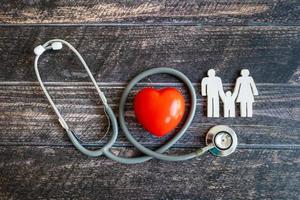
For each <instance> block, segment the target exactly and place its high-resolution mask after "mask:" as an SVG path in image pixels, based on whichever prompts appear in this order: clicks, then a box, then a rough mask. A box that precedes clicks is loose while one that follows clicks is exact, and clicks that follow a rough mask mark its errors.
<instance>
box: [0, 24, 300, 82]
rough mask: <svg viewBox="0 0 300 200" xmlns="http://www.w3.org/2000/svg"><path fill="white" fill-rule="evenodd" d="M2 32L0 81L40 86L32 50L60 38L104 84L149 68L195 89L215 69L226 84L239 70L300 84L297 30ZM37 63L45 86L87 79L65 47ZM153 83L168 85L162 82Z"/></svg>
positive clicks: (52, 29)
mask: <svg viewBox="0 0 300 200" xmlns="http://www.w3.org/2000/svg"><path fill="white" fill-rule="evenodd" d="M0 33H1V34H0V60H2V61H3V62H2V63H1V73H0V81H36V77H35V74H34V69H33V60H34V54H33V49H34V47H35V46H37V45H39V44H42V43H44V42H46V41H47V40H49V39H53V38H61V39H66V40H67V41H69V42H70V43H71V44H73V45H74V46H75V47H76V48H77V49H78V50H79V52H80V53H82V55H83V57H84V58H85V59H86V62H87V63H88V65H89V66H90V69H91V71H92V72H93V74H94V75H95V77H96V79H97V81H99V82H127V81H129V80H130V79H131V78H132V77H133V75H136V74H138V73H140V72H142V71H144V70H145V69H149V68H153V67H171V68H175V69H178V70H180V71H182V72H183V73H185V74H186V75H187V76H188V77H189V78H190V79H191V81H192V82H195V83H197V82H200V80H201V78H203V77H204V76H205V74H206V73H207V70H208V69H210V68H214V69H215V70H216V71H217V73H218V75H219V76H222V80H223V81H224V82H225V83H232V82H233V81H234V80H235V79H236V78H237V76H238V75H239V72H240V70H241V69H242V68H247V69H249V70H250V72H251V73H252V74H254V75H255V81H256V82H258V83H297V84H298V83H300V67H299V66H300V60H299V55H300V27H299V26H289V27H287V26H284V27H283V26H281V27H206V28H204V27H201V26H199V27H198V26H154V27H144V26H138V27H135V26H126V27H116V26H105V27H103V26H100V27H98V26H78V27H60V26H54V27H43V26H38V27H35V26H22V27H19V26H9V27H0ZM16 58H18V59H16ZM39 64H40V66H41V73H42V75H43V77H44V80H45V81H88V77H87V74H86V72H85V71H84V68H83V67H82V66H81V65H80V62H79V61H78V59H76V58H75V57H74V55H73V54H72V53H71V52H70V50H68V49H66V50H62V51H61V52H52V53H46V54H45V55H43V56H42V58H41V61H40V63H39ZM45 74H47V76H46V75H45ZM152 80H153V81H154V82H155V81H156V82H163V81H167V82H170V80H169V79H166V78H165V77H164V76H156V77H153V79H152Z"/></svg>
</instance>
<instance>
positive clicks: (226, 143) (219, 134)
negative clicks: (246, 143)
mask: <svg viewBox="0 0 300 200" xmlns="http://www.w3.org/2000/svg"><path fill="white" fill-rule="evenodd" d="M237 143H238V141H237V136H236V134H235V132H234V130H232V129H231V128H230V127H228V126H225V125H217V126H214V127H212V128H211V129H210V130H209V131H208V133H207V135H206V145H213V146H214V148H212V149H210V150H209V151H210V152H211V153H212V154H213V155H215V156H219V157H224V156H228V155H230V154H232V153H233V152H234V151H235V149H236V147H237Z"/></svg>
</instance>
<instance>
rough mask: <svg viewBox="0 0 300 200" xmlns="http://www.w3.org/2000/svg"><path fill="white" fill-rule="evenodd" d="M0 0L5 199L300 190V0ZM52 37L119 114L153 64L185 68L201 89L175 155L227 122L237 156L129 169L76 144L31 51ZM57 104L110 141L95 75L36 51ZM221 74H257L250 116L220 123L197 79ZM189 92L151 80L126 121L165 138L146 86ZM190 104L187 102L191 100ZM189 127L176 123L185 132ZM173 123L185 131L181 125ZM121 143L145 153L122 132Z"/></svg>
mask: <svg viewBox="0 0 300 200" xmlns="http://www.w3.org/2000/svg"><path fill="white" fill-rule="evenodd" d="M1 3H2V5H1V6H0V22H1V24H0V61H1V63H0V199H68V198H71V199H299V198H300V189H299V188H300V187H299V185H300V181H299V180H300V134H299V130H300V123H299V122H300V57H299V56H300V26H299V18H300V12H299V6H300V2H299V1H297V0H290V1H287V0H245V1H235V0H231V1H229V0H212V1H210V0H203V1H176V0H170V1H146V0H139V1H115V0H107V1H66V0H58V1H39V0H38V1H27V0H26V1H22V2H15V1H3V2H1ZM52 38H61V39H65V40H67V41H69V42H70V43H72V44H73V45H74V46H75V47H76V48H77V49H78V51H79V52H80V53H82V55H83V57H84V58H85V59H86V61H87V63H88V65H89V66H90V69H91V71H92V73H93V75H94V76H95V78H96V80H97V82H98V83H99V85H100V87H101V89H102V90H103V91H104V93H105V95H106V96H107V98H108V102H109V104H110V105H111V106H112V108H113V110H114V111H115V113H116V114H118V113H117V109H118V102H119V100H120V96H121V94H122V92H123V89H124V87H125V86H126V83H127V82H128V81H129V80H130V79H131V78H133V77H134V76H135V75H137V74H138V73H140V72H142V71H143V70H145V69H150V68H153V67H172V68H174V69H178V70H180V71H182V72H183V73H185V74H186V75H187V76H188V77H189V78H190V79H191V81H192V82H193V83H194V86H195V88H196V91H197V112H196V116H195V119H194V121H193V123H192V125H191V127H190V129H189V132H188V133H186V135H185V136H184V137H183V138H182V139H181V140H180V141H178V143H177V144H176V145H174V148H173V149H172V150H170V151H169V152H168V153H172V154H182V153H187V152H191V151H193V150H195V148H197V147H202V146H204V145H205V142H204V136H205V132H206V131H207V130H208V129H209V128H210V127H212V126H214V125H217V124H226V125H229V126H231V127H232V128H233V129H234V130H235V131H236V132H237V134H238V138H239V146H238V149H237V151H236V153H234V154H232V155H231V156H229V157H226V158H216V157H213V156H212V155H210V154H208V153H207V154H205V155H204V156H203V157H199V158H197V159H194V160H190V161H186V162H178V163H173V162H172V163H168V162H163V161H158V160H151V161H149V162H146V163H143V164H138V165H123V164H119V163H116V162H113V161H111V160H109V159H107V158H104V157H100V158H87V157H86V156H84V155H82V154H80V153H79V152H78V151H76V150H75V149H74V148H73V146H72V145H71V143H70V142H69V140H68V138H67V136H66V134H65V132H64V131H63V129H62V128H61V127H60V125H59V123H58V121H57V118H56V116H55V114H54V112H53V111H52V109H51V107H50V105H49V103H48V102H47V100H46V98H45V96H44V95H43V93H42V91H41V89H40V87H39V85H38V83H37V82H36V77H35V73H34V69H33V59H34V54H33V48H34V47H35V46H37V45H39V44H42V43H44V42H46V41H47V40H49V39H52ZM39 64H40V70H41V74H42V78H43V80H45V81H46V86H47V88H48V89H49V91H50V94H51V95H52V97H53V99H54V101H55V103H56V104H57V105H58V107H59V109H60V110H61V112H62V113H63V115H64V116H65V117H66V119H67V121H68V122H69V123H70V126H72V128H74V129H75V130H76V131H77V132H78V133H79V134H80V137H82V138H83V139H84V140H86V141H87V143H86V145H88V146H90V147H91V148H93V147H99V146H102V145H103V143H104V142H105V141H106V140H107V138H106V139H103V140H102V141H101V142H100V143H94V142H93V141H95V140H97V139H99V138H101V137H102V136H103V134H104V132H105V129H106V126H107V120H106V118H105V115H104V112H103V110H102V108H103V106H102V104H101V101H100V100H99V98H98V97H97V95H96V93H95V90H94V88H93V87H92V84H91V83H90V82H88V81H89V80H88V77H87V74H86V73H85V71H84V68H83V67H82V66H81V65H80V63H79V61H78V59H76V58H75V57H74V55H73V54H72V53H71V52H70V51H69V50H67V49H66V50H63V51H60V52H49V53H48V52H47V53H46V54H45V55H43V56H42V58H41V60H40V63H39ZM210 68H214V69H216V71H217V73H218V75H219V76H221V77H222V80H223V81H224V83H225V89H232V87H233V83H234V80H235V79H236V78H237V76H238V75H239V71H240V70H241V69H242V68H248V69H249V70H250V72H251V75H252V76H253V77H254V79H255V81H256V82H257V87H258V90H259V93H260V96H258V97H257V98H256V100H257V101H256V103H255V105H254V117H253V118H240V117H237V118H234V119H225V118H219V119H210V118H207V117H205V112H206V108H205V103H206V102H205V99H204V98H202V97H201V96H200V93H199V88H200V84H199V83H200V81H201V79H202V78H203V77H204V76H205V73H206V72H207V70H208V69H210ZM149 85H151V86H154V87H164V86H173V87H177V88H179V89H180V90H181V91H182V92H183V94H184V95H185V97H186V99H187V100H188V99H189V96H188V94H187V91H186V88H185V87H184V85H182V84H181V83H179V82H178V81H177V80H176V79H174V78H172V77H170V76H167V75H161V76H151V77H149V78H148V79H145V80H143V82H142V83H141V84H139V85H138V86H137V87H136V88H134V90H133V91H132V93H131V95H130V97H129V99H128V104H127V108H126V109H127V112H126V120H127V122H128V125H129V126H130V130H131V131H132V132H133V134H134V136H135V137H136V138H137V139H138V141H140V142H141V143H142V144H143V145H145V146H147V147H149V148H153V149H155V148H157V147H159V146H160V145H161V144H163V143H164V142H166V141H167V140H168V139H169V138H170V137H172V136H173V134H174V133H173V134H171V135H169V136H167V137H166V138H162V139H157V138H154V137H151V136H149V135H148V134H146V133H145V132H144V131H143V129H142V128H141V126H140V125H139V124H138V123H136V120H135V117H134V113H133V111H132V99H133V96H134V94H135V93H136V92H137V91H138V90H139V89H140V88H142V87H144V86H149ZM188 107H189V105H187V109H188ZM179 128H180V126H179V127H178V128H177V130H178V129H179ZM175 132H176V131H175ZM113 152H114V153H116V154H119V155H123V156H136V155H140V154H139V153H138V152H137V151H136V150H135V149H134V148H133V146H132V145H131V144H130V143H129V142H128V141H127V140H126V138H125V136H124V134H123V133H122V132H120V134H119V138H118V141H117V142H116V144H115V148H114V149H113Z"/></svg>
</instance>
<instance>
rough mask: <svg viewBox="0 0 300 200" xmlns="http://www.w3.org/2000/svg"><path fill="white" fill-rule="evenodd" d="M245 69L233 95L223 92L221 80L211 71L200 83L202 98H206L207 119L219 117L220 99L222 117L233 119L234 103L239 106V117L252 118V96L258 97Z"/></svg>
mask: <svg viewBox="0 0 300 200" xmlns="http://www.w3.org/2000/svg"><path fill="white" fill-rule="evenodd" d="M249 74H250V72H249V70H247V69H243V70H241V76H240V77H239V78H238V79H237V80H236V83H235V87H234V91H233V93H231V91H227V92H226V94H225V93H224V90H223V85H222V80H221V78H220V77H217V76H216V72H215V70H213V69H210V70H208V73H207V75H208V77H205V78H203V79H202V81H201V93H202V96H207V117H219V115H220V109H219V106H220V101H219V100H220V98H221V100H222V102H223V105H224V117H235V103H239V104H240V110H241V111H240V113H241V117H252V115H253V102H254V96H255V95H258V91H257V88H256V86H255V83H254V80H253V78H252V77H251V76H249Z"/></svg>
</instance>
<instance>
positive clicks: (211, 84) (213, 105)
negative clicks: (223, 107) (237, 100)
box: [201, 69, 225, 117]
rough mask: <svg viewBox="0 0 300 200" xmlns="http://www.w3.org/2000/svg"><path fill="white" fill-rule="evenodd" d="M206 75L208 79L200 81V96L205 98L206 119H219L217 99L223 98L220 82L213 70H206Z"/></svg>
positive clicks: (218, 102)
mask: <svg viewBox="0 0 300 200" xmlns="http://www.w3.org/2000/svg"><path fill="white" fill-rule="evenodd" d="M207 75H208V77H205V78H203V79H202V81H201V93H202V96H207V117H219V115H220V109H219V106H220V101H219V98H220V97H221V98H224V97H225V94H224V91H223V85H222V80H221V78H219V77H217V76H216V72H215V70H213V69H210V70H208V72H207Z"/></svg>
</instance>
